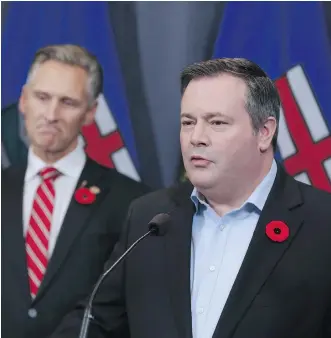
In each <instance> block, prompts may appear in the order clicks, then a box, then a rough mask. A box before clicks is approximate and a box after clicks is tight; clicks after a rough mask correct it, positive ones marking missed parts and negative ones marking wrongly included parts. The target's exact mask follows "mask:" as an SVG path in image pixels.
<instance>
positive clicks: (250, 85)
mask: <svg viewBox="0 0 331 338" xmlns="http://www.w3.org/2000/svg"><path fill="white" fill-rule="evenodd" d="M222 73H228V74H231V75H233V76H236V77H238V78H241V79H243V80H244V82H245V83H246V85H247V89H248V90H247V97H246V103H245V106H246V110H247V112H248V114H249V115H250V118H251V122H252V127H253V130H254V132H256V133H257V132H258V131H259V129H260V128H261V127H262V126H263V125H264V123H265V122H266V120H267V119H268V117H274V118H275V119H276V121H277V127H276V132H275V135H274V137H273V139H272V146H273V148H274V150H276V148H277V137H278V124H279V114H280V97H279V94H278V91H277V88H276V86H275V84H274V83H273V81H272V80H271V79H270V78H269V77H268V76H267V74H266V73H265V72H264V71H263V70H262V69H261V68H260V67H259V66H258V65H256V64H255V63H253V62H252V61H249V60H247V59H243V58H233V59H232V58H221V59H213V60H208V61H202V62H197V63H193V64H192V65H189V66H187V67H186V68H185V69H184V70H183V71H182V73H181V93H182V95H183V94H184V92H185V90H186V88H187V86H188V84H189V83H190V81H192V80H194V79H197V78H201V77H212V76H218V75H220V74H222Z"/></svg>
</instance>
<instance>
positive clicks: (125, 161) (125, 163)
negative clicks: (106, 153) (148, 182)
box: [112, 148, 140, 182]
mask: <svg viewBox="0 0 331 338" xmlns="http://www.w3.org/2000/svg"><path fill="white" fill-rule="evenodd" d="M112 159H113V162H114V164H115V167H116V170H117V171H118V172H120V173H122V174H124V175H126V176H128V177H130V178H132V179H134V180H136V181H138V182H139V181H140V178H139V175H138V173H137V171H136V168H135V166H134V164H133V162H132V160H131V157H130V154H129V152H128V150H127V149H126V148H122V149H120V150H118V151H116V152H115V153H113V154H112Z"/></svg>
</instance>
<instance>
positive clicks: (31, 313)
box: [28, 308, 38, 318]
mask: <svg viewBox="0 0 331 338" xmlns="http://www.w3.org/2000/svg"><path fill="white" fill-rule="evenodd" d="M37 315H38V313H37V310H36V309H33V308H32V309H29V311H28V316H29V317H30V318H36V317H37Z"/></svg>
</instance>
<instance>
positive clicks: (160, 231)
mask: <svg viewBox="0 0 331 338" xmlns="http://www.w3.org/2000/svg"><path fill="white" fill-rule="evenodd" d="M169 221H170V215H169V214H164V213H161V214H157V215H156V216H154V217H153V218H152V220H151V221H150V222H149V223H148V232H146V233H145V234H144V235H142V236H141V237H140V238H138V239H137V240H136V241H135V242H134V243H133V244H132V245H131V246H130V247H129V248H128V249H127V250H126V251H125V252H124V253H123V254H122V255H121V256H120V257H119V258H118V259H117V260H116V262H115V263H114V264H113V265H112V266H111V267H110V268H109V269H107V270H106V271H105V272H104V273H103V274H102V275H101V276H100V277H99V279H98V281H97V283H96V284H95V286H94V288H93V291H92V293H91V295H90V298H89V300H88V303H87V306H86V308H85V312H84V317H83V322H82V326H81V330H80V333H79V338H86V337H87V333H88V328H89V325H90V319H93V316H92V314H91V312H92V303H93V300H94V297H95V295H96V293H97V292H98V289H99V287H100V285H101V283H102V282H103V280H104V279H105V277H106V276H107V275H108V274H109V273H110V272H111V271H113V270H114V269H115V268H116V267H117V265H118V264H119V263H120V262H121V261H122V260H124V259H125V258H126V257H127V256H128V254H129V253H130V252H131V251H132V250H133V249H134V248H135V247H136V245H137V244H138V243H140V242H141V241H142V240H144V239H145V238H146V237H148V236H164V235H165V234H166V233H167V230H168V227H167V223H169Z"/></svg>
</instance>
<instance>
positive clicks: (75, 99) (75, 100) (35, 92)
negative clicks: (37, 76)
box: [33, 89, 80, 104]
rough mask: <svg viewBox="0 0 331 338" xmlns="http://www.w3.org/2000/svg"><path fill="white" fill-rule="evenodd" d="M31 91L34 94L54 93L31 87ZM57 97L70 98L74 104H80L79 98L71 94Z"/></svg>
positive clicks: (49, 94)
mask: <svg viewBox="0 0 331 338" xmlns="http://www.w3.org/2000/svg"><path fill="white" fill-rule="evenodd" d="M33 93H34V94H44V95H48V96H53V95H54V94H53V93H49V92H47V91H44V90H41V89H33ZM59 98H60V99H61V100H72V101H73V102H75V103H76V104H80V100H79V99H78V98H75V97H72V96H68V95H64V96H59Z"/></svg>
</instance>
